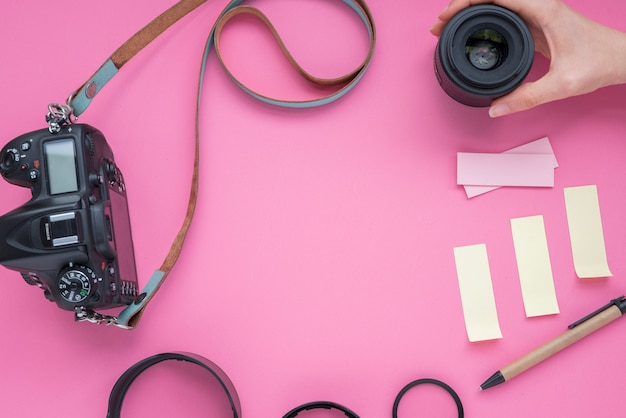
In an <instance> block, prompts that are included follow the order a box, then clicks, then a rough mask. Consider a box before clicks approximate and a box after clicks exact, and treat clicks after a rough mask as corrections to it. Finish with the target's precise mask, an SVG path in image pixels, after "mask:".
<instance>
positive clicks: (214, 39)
mask: <svg viewBox="0 0 626 418" xmlns="http://www.w3.org/2000/svg"><path fill="white" fill-rule="evenodd" d="M206 1H207V0H181V1H179V2H178V3H176V4H175V5H174V6H172V7H171V8H170V9H168V10H166V11H165V12H163V13H162V14H161V15H160V16H158V17H157V18H156V19H154V20H153V21H152V22H151V23H149V24H148V25H147V26H145V27H144V28H143V29H141V30H140V31H139V32H137V33H136V34H135V35H133V36H132V37H131V38H130V39H129V40H128V41H126V42H125V43H124V44H123V45H122V46H121V47H120V48H119V49H117V50H116V51H115V52H114V53H113V54H112V55H111V57H109V59H107V60H106V62H105V63H104V64H103V65H102V66H101V67H100V68H99V69H98V71H96V73H95V74H94V75H93V76H92V77H91V78H90V79H89V80H87V82H85V83H84V84H83V85H82V86H81V87H79V88H78V89H77V90H76V91H75V92H74V93H72V94H71V95H70V98H69V99H68V103H67V105H68V106H69V108H70V109H71V112H72V113H73V115H74V116H75V117H77V116H78V115H80V114H81V113H83V112H84V111H85V109H86V108H87V107H88V106H89V104H90V103H91V101H92V100H93V98H94V97H95V96H96V94H98V93H99V92H100V91H101V89H102V87H104V85H105V84H106V83H107V82H109V81H110V80H111V79H112V78H113V77H114V76H115V75H116V74H117V72H118V71H119V69H120V68H121V67H122V66H123V65H124V64H126V63H127V62H128V61H129V60H130V59H131V58H133V57H134V56H135V55H136V54H137V53H139V51H141V50H142V49H143V48H144V47H145V46H147V45H148V44H149V43H150V42H151V41H152V40H154V39H155V38H157V37H158V36H159V35H160V34H161V33H163V32H164V31H165V30H166V29H168V28H169V27H170V26H172V25H173V24H174V23H176V22H178V21H179V20H180V19H181V18H183V17H184V16H185V15H187V14H188V13H190V12H192V11H193V10H195V9H196V8H197V7H199V6H200V5H201V4H203V3H205V2H206ZM243 1H244V0H231V1H230V2H229V3H228V4H227V6H226V7H225V8H224V9H223V10H222V12H221V13H220V15H219V17H218V18H217V20H216V22H215V24H214V25H213V27H212V29H211V32H210V34H209V36H208V39H207V42H206V46H205V49H204V54H203V57H202V65H201V68H200V74H199V80H198V92H197V100H196V112H195V113H196V116H195V117H196V121H195V153H194V154H195V155H194V168H193V177H192V181H191V190H190V195H189V203H188V206H187V213H186V215H185V219H184V221H183V224H182V226H181V228H180V230H179V232H178V234H177V236H176V238H175V240H174V242H173V243H172V245H171V247H170V251H169V253H168V255H167V256H166V258H165V260H164V261H163V264H162V265H161V267H160V268H159V270H156V271H155V272H154V274H153V275H152V277H151V278H150V280H149V281H148V284H147V285H146V286H145V288H144V289H143V291H142V293H141V294H140V295H139V297H138V298H137V300H136V301H135V302H134V303H133V304H131V305H130V306H128V307H127V308H125V309H124V310H123V311H122V312H121V313H120V315H119V317H117V318H113V317H105V316H104V315H100V314H96V313H95V312H93V313H92V314H89V313H87V314H85V312H81V313H80V314H79V313H78V312H77V314H76V318H77V320H87V321H91V322H97V323H107V324H108V323H113V324H114V325H117V326H120V327H123V328H128V329H132V328H134V327H135V326H136V325H137V323H138V322H139V319H140V318H141V315H142V314H143V311H144V309H145V307H146V305H147V303H148V302H149V301H150V300H151V299H152V297H153V296H154V294H155V293H156V291H157V290H158V289H159V288H160V287H161V285H162V283H163V281H164V280H165V278H166V277H167V275H168V274H169V272H170V271H171V270H172V268H173V267H174V264H175V263H176V261H177V259H178V256H179V255H180V252H181V250H182V246H183V242H184V240H185V237H186V235H187V232H188V230H189V227H190V225H191V220H192V218H193V214H194V211H195V206H196V200H197V196H198V174H199V156H200V152H199V144H200V139H199V138H200V135H199V120H198V119H199V109H200V98H201V93H202V86H203V80H204V75H205V71H206V64H207V60H208V57H209V52H210V51H211V49H212V48H213V47H215V51H216V54H217V57H218V59H219V61H220V63H221V64H222V67H223V68H224V69H225V71H226V72H227V73H228V75H229V76H230V78H231V79H232V80H233V81H234V82H235V83H236V84H237V85H238V86H239V87H240V88H241V89H242V90H244V91H245V92H246V93H248V94H250V95H252V96H253V97H255V98H257V99H258V100H261V101H263V102H265V103H269V104H273V105H276V106H281V107H288V108H311V107H316V106H322V105H325V104H328V103H331V102H333V101H335V100H337V99H339V98H340V97H342V96H343V95H345V94H346V93H347V92H348V91H350V90H351V89H352V88H353V87H354V86H355V85H356V84H357V83H358V82H359V81H360V79H361V78H362V77H363V75H364V73H365V71H366V69H367V68H368V67H369V64H370V62H371V60H372V56H373V53H374V46H375V44H376V29H375V26H374V20H373V18H372V14H371V12H370V10H369V8H368V6H367V4H366V3H365V1H364V0H342V3H344V4H345V5H347V6H349V7H350V8H351V9H352V10H353V11H354V12H355V13H356V14H357V15H358V16H359V17H360V18H361V20H362V22H363V24H364V25H365V28H366V30H367V33H368V38H369V50H368V53H367V55H366V57H365V58H364V59H363V61H362V63H361V64H359V65H358V66H357V68H355V69H354V70H353V71H351V72H349V73H347V74H345V75H344V76H341V77H337V78H332V79H324V78H319V77H315V76H313V75H311V74H309V73H307V72H306V71H305V70H304V69H303V68H302V67H301V66H300V65H299V64H298V63H297V62H296V61H295V59H294V58H293V57H292V55H291V54H290V53H289V51H288V50H287V48H286V46H285V45H284V43H283V42H282V40H281V39H280V36H279V35H278V33H277V31H276V29H275V28H274V26H273V25H272V24H271V22H270V21H269V19H268V18H267V17H266V16H265V15H264V14H263V13H262V12H261V11H259V10H258V9H256V8H253V7H249V6H242V5H241V4H242V3H243ZM240 14H247V15H251V16H254V17H256V18H258V19H260V20H261V22H262V23H264V24H265V25H266V26H267V27H268V28H269V29H270V32H271V33H272V35H273V36H274V38H275V39H276V42H277V43H278V46H279V47H280V48H281V50H282V52H283V54H284V55H285V57H286V58H287V59H288V61H289V62H290V63H291V65H292V66H293V67H294V69H296V71H298V73H299V74H300V75H302V77H304V78H305V79H307V80H309V81H311V82H313V83H315V84H318V85H321V86H336V87H337V90H336V91H335V92H333V93H331V94H328V95H326V96H323V97H320V98H317V99H313V100H302V101H290V100H280V99H276V98H272V97H268V96H265V95H262V94H260V93H257V92H255V91H253V90H252V89H250V88H248V87H247V86H245V85H244V84H243V83H241V82H240V81H238V80H237V78H236V77H235V76H234V75H233V74H232V73H231V72H230V71H229V70H228V68H227V67H226V65H225V63H224V61H223V60H222V57H221V50H220V35H221V32H222V30H223V29H224V27H225V26H226V25H227V23H228V22H229V21H230V20H231V19H232V18H233V17H235V16H237V15H240ZM112 318H113V319H112Z"/></svg>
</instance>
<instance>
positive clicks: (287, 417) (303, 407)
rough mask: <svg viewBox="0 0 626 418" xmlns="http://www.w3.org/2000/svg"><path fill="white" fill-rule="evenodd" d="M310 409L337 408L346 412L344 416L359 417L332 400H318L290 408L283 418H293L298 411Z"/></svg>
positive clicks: (349, 417)
mask: <svg viewBox="0 0 626 418" xmlns="http://www.w3.org/2000/svg"><path fill="white" fill-rule="evenodd" d="M310 409H337V410H339V411H341V412H343V413H344V414H346V416H347V417H348V418H359V416H358V415H357V414H355V413H354V412H352V411H351V410H349V409H348V408H346V407H345V406H341V405H339V404H336V403H334V402H327V401H318V402H309V403H305V404H304V405H300V406H298V407H296V408H294V409H292V410H291V411H289V412H287V413H286V414H285V416H284V417H283V418H294V417H295V416H296V415H298V414H299V413H300V412H302V411H308V410H310Z"/></svg>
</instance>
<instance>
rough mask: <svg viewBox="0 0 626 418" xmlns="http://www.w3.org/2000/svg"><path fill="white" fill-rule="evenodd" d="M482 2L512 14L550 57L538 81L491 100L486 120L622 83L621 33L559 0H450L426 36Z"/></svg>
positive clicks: (625, 76)
mask: <svg viewBox="0 0 626 418" xmlns="http://www.w3.org/2000/svg"><path fill="white" fill-rule="evenodd" d="M482 3H495V4H498V5H500V6H502V7H506V8H507V9H510V10H511V11H513V12H515V13H517V14H518V15H519V16H520V17H521V18H522V19H523V20H524V21H525V22H526V25H527V26H528V27H529V29H530V31H531V33H532V35H533V38H534V41H535V49H536V50H537V51H538V52H540V53H541V54H542V55H544V56H545V57H547V58H548V59H550V68H549V70H548V72H547V73H546V74H545V75H544V76H543V77H542V78H540V79H539V80H537V81H534V82H526V83H524V84H522V85H521V86H520V87H518V88H517V89H515V90H514V91H513V92H511V93H509V94H507V95H506V96H504V97H501V98H499V99H496V100H494V101H493V103H492V104H491V107H490V109H489V115H490V116H491V117H498V116H504V115H508V114H511V113H514V112H519V111H522V110H526V109H530V108H532V107H535V106H538V105H540V104H543V103H547V102H551V101H554V100H560V99H564V98H567V97H570V96H577V95H581V94H585V93H590V92H592V91H594V90H597V89H599V88H601V87H605V86H609V85H614V84H622V83H626V33H623V32H620V31H618V30H615V29H612V28H609V27H607V26H604V25H601V24H599V23H597V22H595V21H593V20H591V19H589V18H587V17H585V16H583V15H581V14H579V13H577V12H575V11H574V10H572V9H571V8H570V7H568V6H567V5H566V4H565V3H563V2H561V1H560V0H452V1H451V2H450V4H449V5H448V7H447V8H446V9H445V10H444V11H443V12H441V14H440V15H439V16H438V20H437V23H435V25H434V26H433V27H432V28H431V29H430V31H431V33H432V34H433V35H435V36H437V37H439V36H440V35H441V33H442V31H443V28H444V27H445V25H446V23H447V22H448V21H449V20H450V19H451V18H452V16H454V15H455V14H456V13H457V12H459V11H460V10H462V9H464V8H466V7H469V6H472V5H476V4H482Z"/></svg>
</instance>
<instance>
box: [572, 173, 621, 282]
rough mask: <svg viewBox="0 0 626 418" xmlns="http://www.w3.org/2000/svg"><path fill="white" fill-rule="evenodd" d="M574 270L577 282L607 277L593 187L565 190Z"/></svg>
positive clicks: (595, 189) (602, 238)
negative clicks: (578, 279)
mask: <svg viewBox="0 0 626 418" xmlns="http://www.w3.org/2000/svg"><path fill="white" fill-rule="evenodd" d="M564 192H565V209H566V212H567V223H568V226H569V234H570V241H571V245H572V256H573V258H574V269H575V270H576V275H578V277H580V278H591V277H610V276H612V274H611V271H610V270H609V264H608V261H607V257H606V248H605V245H604V232H603V230H602V219H601V216H600V202H599V201H598V189H597V187H596V186H595V185H590V186H579V187H568V188H565V190H564Z"/></svg>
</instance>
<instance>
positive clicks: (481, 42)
mask: <svg viewBox="0 0 626 418" xmlns="http://www.w3.org/2000/svg"><path fill="white" fill-rule="evenodd" d="M534 54H535V45H534V42H533V38H532V35H531V33H530V30H529V29H528V27H527V26H526V24H525V23H524V21H523V20H522V19H521V18H520V17H519V16H518V15H517V14H515V13H513V12H512V11H510V10H508V9H505V8H503V7H500V6H496V5H491V4H485V5H477V6H471V7H468V8H466V9H463V10H461V11H460V12H459V13H457V14H456V15H454V16H453V17H452V19H450V21H449V22H448V24H447V25H446V27H445V28H444V30H443V33H442V34H441V37H440V38H439V42H438V43H437V47H436V49H435V58H434V66H435V75H436V76H437V79H438V81H439V84H440V85H441V88H442V89H443V90H444V91H445V92H446V93H447V94H448V95H449V96H450V97H452V98H453V99H454V100H456V101H458V102H460V103H463V104H465V105H468V106H474V107H485V106H489V105H490V104H491V102H492V101H493V100H494V99H496V98H498V97H501V96H504V95H506V94H507V93H510V92H511V91H513V90H514V89H515V88H516V87H518V86H519V85H520V84H521V83H522V81H523V80H524V79H525V78H526V76H527V75H528V72H529V71H530V68H531V66H532V63H533V58H534Z"/></svg>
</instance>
